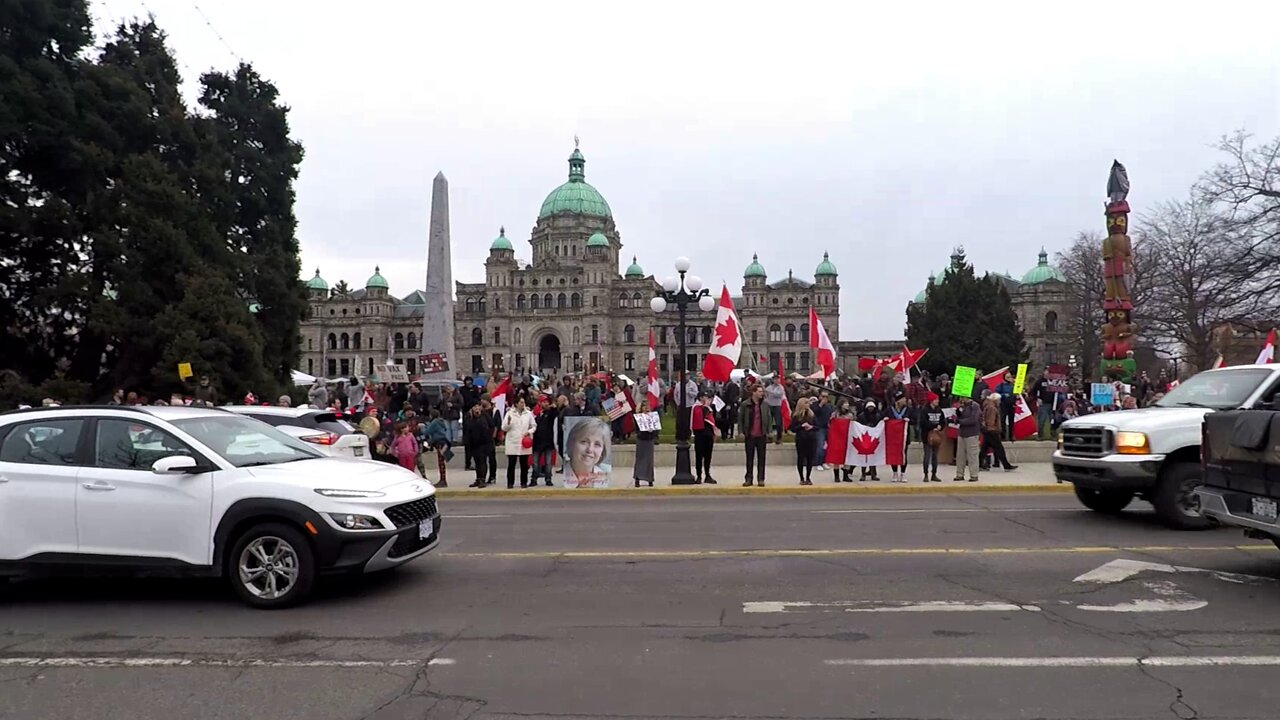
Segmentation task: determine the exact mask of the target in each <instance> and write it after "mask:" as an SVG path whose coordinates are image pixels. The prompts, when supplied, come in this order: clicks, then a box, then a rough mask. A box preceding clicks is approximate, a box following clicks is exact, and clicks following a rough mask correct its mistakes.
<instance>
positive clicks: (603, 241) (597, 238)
mask: <svg viewBox="0 0 1280 720" xmlns="http://www.w3.org/2000/svg"><path fill="white" fill-rule="evenodd" d="M587 247H609V238H607V237H605V236H604V233H602V232H597V233H593V234H592V235H591V237H589V238H587Z"/></svg>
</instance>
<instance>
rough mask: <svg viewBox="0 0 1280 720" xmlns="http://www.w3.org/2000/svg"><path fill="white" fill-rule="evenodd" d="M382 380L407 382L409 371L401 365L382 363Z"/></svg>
mask: <svg viewBox="0 0 1280 720" xmlns="http://www.w3.org/2000/svg"><path fill="white" fill-rule="evenodd" d="M379 374H380V375H381V376H382V378H381V379H382V382H389V383H407V382H409V371H407V370H405V368H404V366H403V365H395V364H392V365H383V366H382V369H381V372H380V373H379Z"/></svg>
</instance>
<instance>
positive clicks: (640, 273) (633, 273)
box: [627, 255, 644, 278]
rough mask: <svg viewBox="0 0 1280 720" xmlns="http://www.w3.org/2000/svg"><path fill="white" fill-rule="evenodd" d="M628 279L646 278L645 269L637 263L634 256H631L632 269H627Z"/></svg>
mask: <svg viewBox="0 0 1280 720" xmlns="http://www.w3.org/2000/svg"><path fill="white" fill-rule="evenodd" d="M627 277H629V278H642V277H644V268H642V267H640V265H639V263H637V262H636V257H635V256H634V255H632V256H631V267H629V268H627Z"/></svg>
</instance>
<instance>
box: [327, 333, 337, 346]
mask: <svg viewBox="0 0 1280 720" xmlns="http://www.w3.org/2000/svg"><path fill="white" fill-rule="evenodd" d="M329 349H330V350H337V349H338V336H337V335H334V334H333V333H329Z"/></svg>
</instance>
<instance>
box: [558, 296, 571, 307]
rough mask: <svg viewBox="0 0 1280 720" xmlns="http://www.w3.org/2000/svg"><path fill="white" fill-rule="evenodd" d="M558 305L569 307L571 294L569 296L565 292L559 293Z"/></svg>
mask: <svg viewBox="0 0 1280 720" xmlns="http://www.w3.org/2000/svg"><path fill="white" fill-rule="evenodd" d="M556 307H558V308H567V307H569V296H568V295H565V294H564V293H560V294H559V295H557V296H556Z"/></svg>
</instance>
